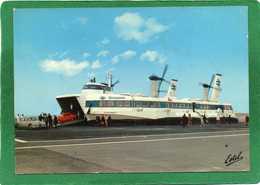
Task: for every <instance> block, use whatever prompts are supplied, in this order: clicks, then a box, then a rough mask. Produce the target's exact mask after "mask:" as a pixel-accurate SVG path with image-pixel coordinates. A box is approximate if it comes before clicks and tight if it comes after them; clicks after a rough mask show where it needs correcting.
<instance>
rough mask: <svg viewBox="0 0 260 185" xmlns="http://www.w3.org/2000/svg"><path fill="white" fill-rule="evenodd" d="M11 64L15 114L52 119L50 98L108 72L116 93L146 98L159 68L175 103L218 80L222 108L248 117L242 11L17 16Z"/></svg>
mask: <svg viewBox="0 0 260 185" xmlns="http://www.w3.org/2000/svg"><path fill="white" fill-rule="evenodd" d="M14 59H15V64H14V67H15V111H16V113H24V114H27V115H35V114H39V113H40V112H51V113H55V114H56V113H58V112H59V106H58V104H57V102H56V100H55V97H56V96H57V95H62V94H67V93H79V92H80V90H81V88H82V86H83V85H84V83H85V82H87V81H88V79H89V77H90V76H93V75H95V76H96V78H97V80H98V81H104V80H105V77H106V72H107V71H109V70H111V71H112V72H113V75H114V78H116V79H119V80H120V83H119V84H118V85H117V87H116V88H115V91H116V92H140V93H144V94H146V95H149V92H150V89H149V88H150V84H149V81H148V76H149V75H151V74H158V75H160V74H161V73H162V70H163V67H164V65H165V64H168V65H169V69H168V72H167V74H166V78H168V79H171V78H175V79H178V80H179V81H178V84H177V97H178V98H186V97H201V96H202V88H201V87H200V86H199V85H198V84H199V82H209V81H210V79H211V75H212V74H213V73H221V74H222V75H223V79H222V81H223V82H222V87H223V91H222V94H221V101H222V102H229V103H232V104H233V106H234V109H235V110H236V111H241V112H248V107H249V106H248V22H247V8H246V7H196V8H195V7H193V8H192V7H189V8H188V7H186V8H185V7H178V8H80V9H16V10H15V13H14ZM163 88H165V89H166V88H167V86H166V85H164V86H163Z"/></svg>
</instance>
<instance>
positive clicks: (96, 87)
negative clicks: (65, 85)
mask: <svg viewBox="0 0 260 185" xmlns="http://www.w3.org/2000/svg"><path fill="white" fill-rule="evenodd" d="M83 89H96V90H103V89H104V87H103V86H101V85H84V87H83Z"/></svg>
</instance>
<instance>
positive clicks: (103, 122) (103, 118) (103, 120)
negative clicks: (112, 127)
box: [100, 115, 106, 126]
mask: <svg viewBox="0 0 260 185" xmlns="http://www.w3.org/2000/svg"><path fill="white" fill-rule="evenodd" d="M100 123H101V126H106V125H105V116H104V115H103V116H102V117H101V122H100Z"/></svg>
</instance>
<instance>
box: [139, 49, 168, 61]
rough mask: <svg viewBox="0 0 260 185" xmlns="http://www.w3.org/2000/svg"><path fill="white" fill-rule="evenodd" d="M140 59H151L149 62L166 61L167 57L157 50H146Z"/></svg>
mask: <svg viewBox="0 0 260 185" xmlns="http://www.w3.org/2000/svg"><path fill="white" fill-rule="evenodd" d="M140 60H142V61H149V62H159V63H165V62H166V60H167V58H166V57H165V56H164V55H162V54H160V53H159V52H157V51H154V50H146V51H145V52H144V53H142V54H141V56H140Z"/></svg>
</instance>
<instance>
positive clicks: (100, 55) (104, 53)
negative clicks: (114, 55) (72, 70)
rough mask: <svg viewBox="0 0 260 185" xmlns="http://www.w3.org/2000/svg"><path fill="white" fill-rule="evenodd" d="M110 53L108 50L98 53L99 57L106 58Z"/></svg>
mask: <svg viewBox="0 0 260 185" xmlns="http://www.w3.org/2000/svg"><path fill="white" fill-rule="evenodd" d="M109 53H110V52H109V51H108V50H102V51H100V52H98V54H97V57H106V56H107V55H109Z"/></svg>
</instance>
